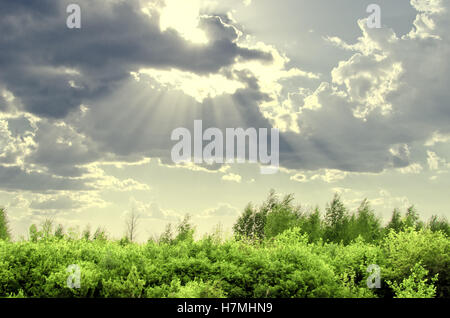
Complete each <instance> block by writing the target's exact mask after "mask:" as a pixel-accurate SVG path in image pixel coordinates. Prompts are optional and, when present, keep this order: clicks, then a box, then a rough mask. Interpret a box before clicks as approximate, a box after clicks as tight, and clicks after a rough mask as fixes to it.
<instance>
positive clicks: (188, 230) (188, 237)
mask: <svg viewBox="0 0 450 318" xmlns="http://www.w3.org/2000/svg"><path fill="white" fill-rule="evenodd" d="M194 232H195V228H194V226H193V225H192V224H191V216H190V215H189V214H186V215H185V216H184V218H183V220H182V221H181V222H180V223H179V224H178V226H177V236H176V237H175V242H182V241H193V240H194Z"/></svg>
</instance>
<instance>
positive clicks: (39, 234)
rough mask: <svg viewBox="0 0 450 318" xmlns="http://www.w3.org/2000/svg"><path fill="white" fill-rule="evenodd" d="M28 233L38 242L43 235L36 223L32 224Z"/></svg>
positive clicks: (33, 240)
mask: <svg viewBox="0 0 450 318" xmlns="http://www.w3.org/2000/svg"><path fill="white" fill-rule="evenodd" d="M28 233H29V237H30V241H31V242H37V241H38V240H39V239H40V238H41V237H42V232H41V231H39V230H38V228H37V226H36V224H31V226H30V229H29V230H28Z"/></svg>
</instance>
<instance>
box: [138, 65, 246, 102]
mask: <svg viewBox="0 0 450 318" xmlns="http://www.w3.org/2000/svg"><path fill="white" fill-rule="evenodd" d="M139 74H140V75H147V76H149V77H150V78H151V79H153V80H155V81H156V82H157V83H158V84H159V85H162V86H164V87H170V88H172V89H178V90H181V91H182V92H183V93H185V94H186V95H189V96H191V97H193V98H194V99H195V100H196V101H197V102H199V103H201V102H203V100H204V99H206V98H214V97H216V96H219V95H223V94H233V93H235V92H236V90H238V89H240V88H244V87H245V85H244V83H242V82H239V81H237V80H233V79H229V78H226V77H225V76H223V75H221V74H210V75H208V76H200V75H197V74H195V73H191V72H185V71H180V70H177V69H170V70H159V69H152V68H147V69H141V70H139ZM132 75H133V76H134V77H135V79H136V80H139V79H140V78H139V76H138V74H136V73H134V74H132Z"/></svg>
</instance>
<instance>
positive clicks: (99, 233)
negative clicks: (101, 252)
mask: <svg viewBox="0 0 450 318" xmlns="http://www.w3.org/2000/svg"><path fill="white" fill-rule="evenodd" d="M92 239H93V240H94V241H106V240H107V239H108V235H107V234H106V231H105V230H104V229H102V228H100V227H97V229H96V230H95V232H94V235H93V236H92Z"/></svg>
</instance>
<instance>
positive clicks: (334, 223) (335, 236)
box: [325, 193, 350, 244]
mask: <svg viewBox="0 0 450 318" xmlns="http://www.w3.org/2000/svg"><path fill="white" fill-rule="evenodd" d="M325 224H326V228H325V238H326V240H328V241H331V242H344V244H346V243H348V242H349V241H350V237H349V224H350V218H349V215H348V212H347V208H346V207H345V206H344V203H343V202H342V200H341V197H340V196H339V195H338V194H337V193H336V194H335V195H334V198H333V200H332V201H331V203H329V204H328V205H327V207H326V214H325Z"/></svg>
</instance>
